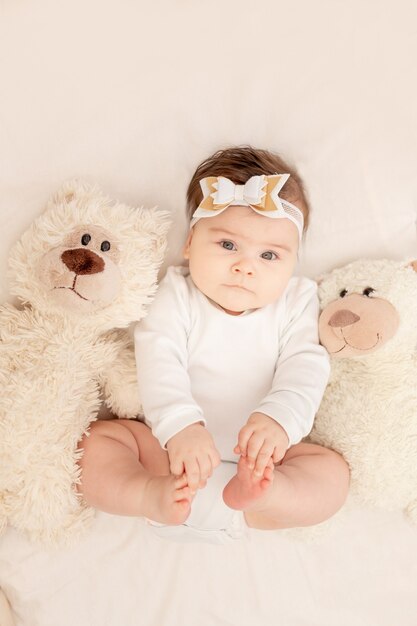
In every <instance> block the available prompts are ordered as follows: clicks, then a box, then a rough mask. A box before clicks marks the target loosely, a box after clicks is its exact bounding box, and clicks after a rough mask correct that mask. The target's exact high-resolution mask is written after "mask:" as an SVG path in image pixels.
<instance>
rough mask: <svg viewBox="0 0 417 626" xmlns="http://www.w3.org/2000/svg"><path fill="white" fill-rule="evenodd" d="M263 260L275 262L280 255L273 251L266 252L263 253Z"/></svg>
mask: <svg viewBox="0 0 417 626" xmlns="http://www.w3.org/2000/svg"><path fill="white" fill-rule="evenodd" d="M261 258H262V259H266V260H267V261H275V259H277V258H278V255H277V254H276V253H275V252H272V250H267V251H266V252H262V254H261Z"/></svg>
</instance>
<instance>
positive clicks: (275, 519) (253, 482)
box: [223, 443, 349, 530]
mask: <svg viewBox="0 0 417 626" xmlns="http://www.w3.org/2000/svg"><path fill="white" fill-rule="evenodd" d="M348 488H349V468H348V465H347V463H346V462H345V460H344V459H343V458H342V457H341V456H340V455H339V454H337V453H336V452H333V450H328V449H327V448H323V447H321V446H317V445H313V444H308V443H300V444H298V445H295V446H293V447H292V448H290V449H289V450H288V452H287V454H286V455H285V457H284V458H283V460H282V462H281V464H280V465H278V466H277V467H276V468H275V471H271V469H270V468H267V469H266V471H265V474H264V476H263V477H261V478H255V477H254V474H253V472H252V471H251V470H249V468H248V466H247V463H246V459H245V458H241V459H240V461H239V464H238V472H237V475H236V476H234V477H233V478H232V480H231V481H230V482H229V483H228V484H227V485H226V487H225V489H224V492H223V497H224V501H225V502H226V504H228V506H230V507H231V508H234V509H238V510H242V511H244V512H245V518H246V521H247V524H248V526H251V527H252V528H260V529H264V530H269V529H274V528H293V527H296V526H311V525H313V524H318V523H320V522H323V521H324V520H326V519H328V518H329V517H331V516H332V515H334V513H336V512H337V511H338V510H339V509H340V508H341V506H342V505H343V503H344V502H345V500H346V496H347V493H348Z"/></svg>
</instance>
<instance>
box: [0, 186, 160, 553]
mask: <svg viewBox="0 0 417 626" xmlns="http://www.w3.org/2000/svg"><path fill="white" fill-rule="evenodd" d="M168 227H169V222H168V215H167V214H166V213H164V212H158V211H156V210H153V209H152V210H151V209H143V208H142V209H133V208H130V207H128V206H126V205H123V204H120V203H117V202H112V201H110V200H109V199H108V198H106V197H105V196H104V195H102V193H101V192H99V191H98V190H97V189H96V188H92V187H89V186H88V185H85V184H81V183H77V182H76V181H75V182H70V183H67V184H65V185H64V186H63V188H62V189H61V190H60V191H59V192H58V193H57V194H56V195H55V196H54V197H53V198H51V200H50V201H49V203H48V205H47V208H46V211H45V212H44V213H43V214H42V215H41V216H40V217H39V218H38V219H37V220H36V221H35V222H34V223H33V224H32V225H31V226H30V228H29V229H28V230H27V231H26V232H25V233H24V235H23V236H22V238H21V240H20V241H19V242H18V243H17V244H16V245H15V247H14V248H13V250H12V253H11V258H10V266H11V291H12V293H13V294H14V295H15V296H17V297H18V299H19V300H20V301H21V303H22V304H23V305H24V306H23V308H22V309H18V308H15V307H14V306H12V305H10V304H5V305H3V306H1V307H0V384H1V397H0V528H1V529H4V528H5V526H6V525H7V523H9V524H11V525H13V526H15V527H16V528H18V529H21V530H24V531H26V533H27V534H28V535H29V536H30V537H31V538H33V539H41V540H44V541H47V542H53V541H55V540H63V539H65V538H70V537H71V536H72V537H74V536H75V535H76V534H77V533H79V532H80V531H82V530H83V529H84V528H85V527H86V525H87V522H88V521H89V519H90V518H91V517H92V511H91V510H90V509H88V508H87V507H85V506H83V505H82V503H81V501H80V497H79V496H78V495H77V493H76V489H75V484H76V483H77V481H78V480H79V468H78V466H77V458H78V457H79V455H80V454H81V452H80V451H77V443H78V442H79V440H80V439H81V437H82V435H83V434H84V433H85V432H86V430H87V429H88V426H89V424H90V422H91V421H92V420H94V419H96V417H97V412H98V410H99V407H100V405H101V403H102V400H103V399H104V401H105V403H106V404H107V405H108V407H109V408H110V409H111V410H112V412H113V413H115V414H116V415H118V416H119V417H129V418H132V417H135V416H136V415H137V414H138V412H139V410H140V403H139V397H138V392H137V384H136V372H135V363H134V353H133V348H132V342H131V341H130V338H129V334H128V331H127V330H120V329H127V327H128V325H129V324H130V323H131V322H133V321H135V320H139V319H141V318H142V317H143V316H144V315H145V311H146V307H147V305H148V303H149V302H150V301H151V298H152V296H153V295H154V293H155V291H156V281H157V272H158V269H159V267H160V265H161V263H162V260H163V256H164V252H165V248H166V234H167V230H168ZM115 329H119V330H115Z"/></svg>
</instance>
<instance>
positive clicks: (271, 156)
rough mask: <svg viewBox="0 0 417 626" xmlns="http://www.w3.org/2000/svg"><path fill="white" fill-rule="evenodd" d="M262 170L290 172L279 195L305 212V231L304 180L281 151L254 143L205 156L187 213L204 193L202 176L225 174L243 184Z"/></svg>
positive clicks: (193, 183) (189, 193) (190, 193)
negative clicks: (266, 148) (201, 184)
mask: <svg viewBox="0 0 417 626" xmlns="http://www.w3.org/2000/svg"><path fill="white" fill-rule="evenodd" d="M262 174H265V175H270V174H290V178H289V179H288V181H287V182H286V183H285V185H284V187H283V188H282V189H281V191H280V193H279V195H280V197H282V198H283V199H284V200H288V202H292V203H293V204H295V206H297V207H298V208H299V209H300V210H301V211H302V213H303V215H304V231H306V230H307V227H308V221H309V219H308V218H309V212H310V209H309V205H308V202H307V198H306V195H305V191H304V187H303V182H302V180H301V178H300V176H299V175H298V173H297V171H296V170H295V168H294V167H292V166H290V165H288V164H287V163H286V162H285V161H284V160H283V159H282V158H281V157H280V156H278V154H275V153H273V152H269V151H268V150H259V149H257V148H252V147H251V146H238V147H235V148H226V149H225V150H218V151H217V152H215V153H214V154H213V155H212V156H210V157H209V158H208V159H205V160H204V161H203V162H202V163H200V165H199V166H198V167H197V169H196V171H195V172H194V174H193V176H192V178H191V181H190V184H189V185H188V189H187V215H188V217H189V218H190V219H191V217H192V215H193V213H194V211H195V210H196V208H197V207H198V205H199V204H200V202H201V200H202V198H203V194H202V191H201V187H200V180H201V179H202V178H206V176H225V177H226V178H230V180H231V181H233V182H234V183H235V185H244V184H245V183H246V181H247V180H248V179H249V178H250V177H251V176H261V175H262Z"/></svg>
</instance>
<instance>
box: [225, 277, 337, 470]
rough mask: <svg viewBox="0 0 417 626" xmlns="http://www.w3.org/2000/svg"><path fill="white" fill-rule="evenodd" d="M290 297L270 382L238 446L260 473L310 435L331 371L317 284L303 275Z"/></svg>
mask: <svg viewBox="0 0 417 626" xmlns="http://www.w3.org/2000/svg"><path fill="white" fill-rule="evenodd" d="M286 297H287V301H286V311H287V312H286V315H285V320H284V324H283V325H282V326H281V330H280V332H281V337H282V339H281V348H280V353H279V355H278V359H277V364H276V369H275V374H274V378H273V382H272V387H271V389H270V391H269V393H268V394H267V396H265V397H264V398H263V400H262V401H261V403H260V404H259V406H258V407H257V409H256V411H255V412H254V413H252V414H251V416H250V417H249V419H248V422H247V424H246V425H245V426H244V427H243V428H242V429H241V431H240V433H239V436H238V445H237V447H236V449H235V450H236V451H237V453H238V454H239V453H240V454H245V455H247V456H248V461H249V463H252V465H253V466H255V471H256V473H258V472H259V473H261V474H262V473H263V471H264V469H265V467H266V464H267V462H268V461H269V459H270V458H272V460H273V461H274V463H276V462H277V461H279V460H281V458H282V457H283V456H284V454H285V453H286V451H287V449H288V448H289V447H290V446H292V445H294V444H296V443H298V442H299V441H301V439H302V438H303V437H305V436H306V435H308V433H309V432H310V430H311V428H312V425H313V420H314V416H315V414H316V412H317V409H318V407H319V405H320V402H321V398H322V396H323V393H324V390H325V388H326V385H327V381H328V377H329V372H330V366H329V358H328V354H327V352H326V350H325V349H324V348H323V347H322V346H320V345H319V340H318V315H319V303H318V298H317V287H316V285H315V283H313V282H312V281H309V280H307V279H299V280H298V281H297V283H296V285H295V287H294V288H293V289H292V290H290V291H289V293H288V294H287V296H286ZM271 450H272V452H271ZM267 454H269V456H268V457H267Z"/></svg>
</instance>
